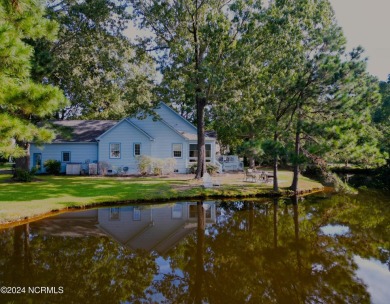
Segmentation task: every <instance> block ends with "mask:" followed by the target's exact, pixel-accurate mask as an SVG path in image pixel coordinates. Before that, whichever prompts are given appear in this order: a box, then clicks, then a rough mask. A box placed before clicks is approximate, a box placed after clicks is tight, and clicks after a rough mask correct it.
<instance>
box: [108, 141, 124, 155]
mask: <svg viewBox="0 0 390 304" xmlns="http://www.w3.org/2000/svg"><path fill="white" fill-rule="evenodd" d="M110 158H121V144H120V143H111V144H110Z"/></svg>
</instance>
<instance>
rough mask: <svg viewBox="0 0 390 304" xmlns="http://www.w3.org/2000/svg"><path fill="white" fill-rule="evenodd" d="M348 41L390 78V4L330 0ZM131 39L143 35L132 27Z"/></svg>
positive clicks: (377, 73) (380, 74)
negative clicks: (360, 48) (361, 50)
mask: <svg viewBox="0 0 390 304" xmlns="http://www.w3.org/2000/svg"><path fill="white" fill-rule="evenodd" d="M329 1H330V2H331V4H332V7H333V9H334V11H335V14H336V18H337V21H338V24H339V25H340V26H341V27H342V28H343V32H344V35H345V36H346V38H347V48H348V50H352V49H353V48H354V47H357V46H359V45H360V46H362V47H363V48H364V50H365V53H364V54H365V57H368V64H367V69H368V72H369V73H370V74H372V75H374V76H376V77H378V78H379V80H387V76H388V75H389V74H390V35H389V31H388V30H389V28H390V16H389V14H390V0H329ZM127 35H128V36H129V37H131V38H134V37H135V35H142V32H139V31H135V30H134V28H133V27H132V26H130V27H129V29H128V30H127Z"/></svg>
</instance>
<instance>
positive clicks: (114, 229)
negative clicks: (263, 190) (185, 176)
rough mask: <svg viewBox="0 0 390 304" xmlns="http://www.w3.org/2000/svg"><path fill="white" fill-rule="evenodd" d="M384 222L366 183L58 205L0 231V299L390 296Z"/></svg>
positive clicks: (337, 299) (389, 245)
mask: <svg viewBox="0 0 390 304" xmlns="http://www.w3.org/2000/svg"><path fill="white" fill-rule="evenodd" d="M389 229H390V199H389V198H386V197H385V196H381V195H378V194H377V193H374V192H370V191H366V192H363V193H361V194H359V195H358V196H345V195H344V196H342V195H330V194H326V193H320V194H316V195H312V196H306V197H304V198H299V199H275V200H272V199H271V200H256V201H249V200H248V201H233V202H222V201H205V202H181V203H170V204H158V205H142V206H140V205H132V206H120V207H113V208H101V209H93V210H86V211H81V212H72V213H64V214H60V215H58V216H55V217H50V218H46V219H43V220H40V221H36V222H32V223H29V224H25V225H21V226H18V227H15V228H12V229H4V230H1V231H0V246H1V247H0V248H1V249H0V285H1V286H6V287H9V288H8V289H4V287H3V288H2V289H1V291H2V292H1V294H0V303H7V302H9V303H31V302H32V303H377V304H381V303H386V304H387V303H389V299H390V288H389V286H390V230H389ZM11 287H13V289H12V288H11ZM16 287H18V289H16Z"/></svg>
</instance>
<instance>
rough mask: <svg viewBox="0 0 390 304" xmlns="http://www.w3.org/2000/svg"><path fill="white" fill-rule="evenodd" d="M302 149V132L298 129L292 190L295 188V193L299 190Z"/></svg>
mask: <svg viewBox="0 0 390 304" xmlns="http://www.w3.org/2000/svg"><path fill="white" fill-rule="evenodd" d="M300 149H301V134H300V131H299V130H298V129H297V132H296V134H295V157H296V159H295V164H294V176H293V181H292V184H291V187H290V188H291V190H293V191H294V192H295V193H297V192H298V181H299V151H300Z"/></svg>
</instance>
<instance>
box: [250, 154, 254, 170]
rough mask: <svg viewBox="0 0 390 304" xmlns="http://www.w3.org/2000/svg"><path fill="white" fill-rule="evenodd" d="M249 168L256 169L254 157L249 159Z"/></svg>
mask: <svg viewBox="0 0 390 304" xmlns="http://www.w3.org/2000/svg"><path fill="white" fill-rule="evenodd" d="M249 168H251V169H254V168H255V158H254V157H253V156H250V157H249Z"/></svg>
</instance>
